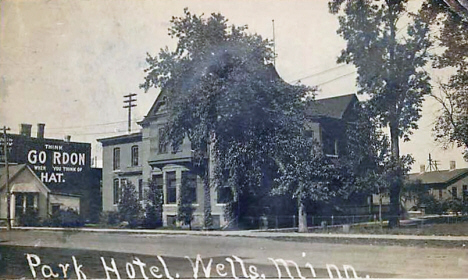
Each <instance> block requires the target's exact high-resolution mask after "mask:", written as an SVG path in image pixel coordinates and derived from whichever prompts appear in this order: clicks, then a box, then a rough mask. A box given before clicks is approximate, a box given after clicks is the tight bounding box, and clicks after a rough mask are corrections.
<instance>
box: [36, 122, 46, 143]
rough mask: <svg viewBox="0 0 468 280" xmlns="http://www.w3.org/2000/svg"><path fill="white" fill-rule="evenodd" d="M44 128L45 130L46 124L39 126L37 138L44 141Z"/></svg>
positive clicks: (39, 124)
mask: <svg viewBox="0 0 468 280" xmlns="http://www.w3.org/2000/svg"><path fill="white" fill-rule="evenodd" d="M44 128H45V123H38V124H37V138H39V139H44Z"/></svg>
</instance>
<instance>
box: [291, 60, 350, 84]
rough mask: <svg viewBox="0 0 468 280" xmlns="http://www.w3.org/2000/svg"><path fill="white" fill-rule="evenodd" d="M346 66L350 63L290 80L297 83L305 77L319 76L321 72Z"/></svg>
mask: <svg viewBox="0 0 468 280" xmlns="http://www.w3.org/2000/svg"><path fill="white" fill-rule="evenodd" d="M345 66H348V64H341V65H338V66H335V67H332V68H329V69H326V70H323V71H320V72H316V73H313V74H310V75H307V76H304V77H302V78H299V79H296V80H292V81H290V83H296V82H298V81H301V80H304V79H308V78H312V77H314V76H318V75H321V74H325V73H327V72H330V71H333V70H336V69H339V68H342V67H345Z"/></svg>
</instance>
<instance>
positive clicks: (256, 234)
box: [2, 227, 468, 242]
mask: <svg viewBox="0 0 468 280" xmlns="http://www.w3.org/2000/svg"><path fill="white" fill-rule="evenodd" d="M2 229H3V230H6V228H4V227H3V228H2ZM15 230H26V231H27V230H32V231H71V232H89V233H93V232H97V233H117V234H118V233H124V234H161V235H192V236H224V237H253V238H301V239H302V238H304V239H307V238H344V239H374V240H423V241H466V242H468V236H436V235H432V236H428V235H390V234H351V233H350V234H345V233H298V232H274V231H259V230H233V231H195V230H192V231H190V230H157V229H102V228H50V227H15V228H13V231H15Z"/></svg>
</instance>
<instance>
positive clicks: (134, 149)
mask: <svg viewBox="0 0 468 280" xmlns="http://www.w3.org/2000/svg"><path fill="white" fill-rule="evenodd" d="M132 166H138V146H136V145H135V146H132Z"/></svg>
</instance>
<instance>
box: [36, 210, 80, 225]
mask: <svg viewBox="0 0 468 280" xmlns="http://www.w3.org/2000/svg"><path fill="white" fill-rule="evenodd" d="M43 225H44V226H52V227H82V226H83V225H84V222H83V219H82V218H81V216H80V214H78V212H77V211H75V210H74V209H72V208H68V209H66V210H63V209H59V210H58V211H56V212H54V213H52V215H50V216H49V217H48V218H47V220H45V221H44V223H43Z"/></svg>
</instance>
